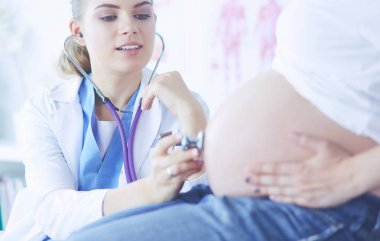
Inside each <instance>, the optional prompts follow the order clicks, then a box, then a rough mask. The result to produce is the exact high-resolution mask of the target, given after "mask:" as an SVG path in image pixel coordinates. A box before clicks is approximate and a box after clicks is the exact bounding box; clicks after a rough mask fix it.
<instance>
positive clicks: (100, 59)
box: [80, 0, 156, 73]
mask: <svg viewBox="0 0 380 241" xmlns="http://www.w3.org/2000/svg"><path fill="white" fill-rule="evenodd" d="M82 13H83V14H82V17H81V20H80V31H81V32H82V34H83V36H84V42H85V45H86V47H87V50H88V52H89V55H90V59H91V68H92V70H93V71H95V70H100V71H103V72H105V73H107V72H108V73H115V71H116V72H117V73H128V72H136V71H141V69H142V68H143V67H144V66H145V65H146V64H147V63H148V61H149V59H150V57H151V55H152V52H153V46H154V37H155V23H156V19H155V15H154V11H153V6H152V1H151V0H148V1H144V0H87V1H86V4H85V5H84V6H83V11H82Z"/></svg>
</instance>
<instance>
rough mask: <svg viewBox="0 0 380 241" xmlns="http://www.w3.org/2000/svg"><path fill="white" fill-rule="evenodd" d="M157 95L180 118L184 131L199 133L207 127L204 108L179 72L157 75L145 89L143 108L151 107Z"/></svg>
mask: <svg viewBox="0 0 380 241" xmlns="http://www.w3.org/2000/svg"><path fill="white" fill-rule="evenodd" d="M156 97H157V98H158V99H159V100H160V101H161V102H162V103H163V104H164V105H165V106H166V107H167V108H168V109H169V110H170V111H171V113H172V114H173V115H175V116H176V117H177V118H178V119H179V121H180V123H181V127H182V132H183V133H186V134H197V133H198V132H199V131H200V130H203V129H204V128H205V127H206V123H207V122H206V116H205V113H204V111H203V108H202V106H201V104H200V103H199V102H198V101H197V99H196V98H195V97H194V96H193V95H192V93H191V91H190V90H189V89H188V88H187V86H186V84H185V82H184V81H183V79H182V76H181V74H180V73H179V72H177V71H174V72H168V73H164V74H160V75H157V76H155V77H154V78H153V80H152V82H151V83H150V84H149V85H148V86H147V88H146V90H145V93H144V96H143V100H142V106H141V108H142V109H143V110H147V109H150V108H151V107H152V103H153V100H154V99H155V98H156Z"/></svg>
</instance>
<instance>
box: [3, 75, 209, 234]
mask: <svg viewBox="0 0 380 241" xmlns="http://www.w3.org/2000/svg"><path fill="white" fill-rule="evenodd" d="M143 76H144V77H143V80H142V83H141V87H140V92H139V93H138V96H137V100H139V99H140V97H141V95H142V93H144V89H145V88H146V86H147V81H148V77H149V76H150V71H149V70H144V74H143ZM80 84H81V78H77V79H73V80H71V81H67V82H64V83H62V84H59V85H57V86H56V87H55V88H53V89H51V90H48V91H45V92H44V93H43V94H42V95H41V96H39V97H35V98H32V99H30V100H29V101H27V102H26V104H25V107H24V109H23V110H22V112H21V115H20V116H21V117H22V122H23V123H25V125H24V129H23V130H22V131H23V133H24V134H25V135H24V138H23V139H24V142H25V145H24V146H25V148H26V150H25V151H26V153H27V156H26V160H25V169H26V181H27V187H28V188H27V189H24V190H22V191H21V192H20V193H19V195H18V196H17V198H16V201H15V204H14V208H13V211H12V213H11V217H10V219H9V223H8V225H7V228H6V231H5V233H4V234H3V235H2V236H1V237H0V240H2V241H23V240H28V241H29V240H36V241H41V240H42V239H43V237H44V236H45V234H47V235H48V236H49V237H51V238H52V239H53V240H62V239H65V238H67V236H68V235H70V234H71V233H72V232H73V231H75V230H77V229H78V228H80V227H83V226H84V225H86V224H88V223H91V222H93V221H96V220H98V219H100V218H101V217H102V202H103V199H104V195H105V194H106V192H107V191H108V190H93V191H87V192H78V191H76V190H77V189H78V168H79V157H80V153H81V147H82V138H83V114H82V108H81V105H80V102H79V96H78V90H79V87H80ZM197 98H198V97H197ZM198 99H199V98H198ZM199 100H200V99H199ZM138 102H139V101H136V103H135V107H134V110H135V111H136V109H137V107H138ZM200 102H201V104H202V105H203V107H204V109H205V110H207V107H206V106H205V104H204V103H203V102H202V101H201V100H200ZM206 112H207V111H206ZM178 129H180V126H179V123H178V121H177V120H176V118H175V117H174V116H173V115H172V114H171V113H170V112H169V110H168V109H167V108H166V107H165V106H164V105H163V104H162V103H160V102H159V101H158V100H157V99H156V100H154V102H153V105H152V108H151V109H150V110H149V111H144V112H143V113H142V115H141V118H140V122H139V124H138V127H137V130H136V135H135V142H134V155H135V168H136V174H137V176H138V177H144V176H147V175H148V174H149V172H150V158H149V157H150V152H151V149H152V147H154V146H155V144H156V142H157V137H158V135H159V134H160V133H164V132H167V131H176V130H178ZM124 175H125V174H124V172H123V171H122V172H121V178H120V179H121V180H125V176H124ZM204 181H205V180H204V178H203V179H202V178H201V179H198V180H194V181H191V183H186V184H185V187H184V188H187V189H189V188H190V187H191V186H193V185H195V184H198V183H200V182H204Z"/></svg>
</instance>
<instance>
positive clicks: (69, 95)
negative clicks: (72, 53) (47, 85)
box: [49, 68, 152, 104]
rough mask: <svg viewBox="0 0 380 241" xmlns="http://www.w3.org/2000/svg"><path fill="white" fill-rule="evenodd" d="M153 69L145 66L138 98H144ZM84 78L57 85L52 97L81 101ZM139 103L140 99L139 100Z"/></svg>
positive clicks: (60, 99)
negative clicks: (80, 89) (79, 92)
mask: <svg viewBox="0 0 380 241" xmlns="http://www.w3.org/2000/svg"><path fill="white" fill-rule="evenodd" d="M151 74H152V71H151V70H150V69H148V68H144V69H143V72H142V80H141V87H140V91H139V95H138V97H137V100H139V99H140V98H142V94H143V93H145V89H146V87H147V86H148V82H149V78H150V75H151ZM82 80H83V78H82V77H80V76H78V77H75V78H73V79H71V80H68V81H66V82H64V83H62V84H60V85H57V86H55V87H54V88H52V89H51V90H50V94H49V95H50V97H51V98H52V99H53V100H55V101H59V102H64V103H71V102H74V101H79V97H78V91H79V88H80V85H81V83H82ZM137 104H138V101H137Z"/></svg>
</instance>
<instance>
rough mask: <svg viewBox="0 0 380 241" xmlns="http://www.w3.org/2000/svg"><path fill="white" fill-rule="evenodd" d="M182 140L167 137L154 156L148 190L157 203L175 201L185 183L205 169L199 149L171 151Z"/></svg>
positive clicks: (161, 141)
mask: <svg viewBox="0 0 380 241" xmlns="http://www.w3.org/2000/svg"><path fill="white" fill-rule="evenodd" d="M180 140H181V138H180V137H179V136H177V135H170V136H166V137H164V138H163V139H161V140H160V142H159V143H158V144H157V148H156V150H155V151H154V153H153V154H152V174H151V176H149V177H147V183H148V188H147V190H148V191H149V195H150V198H151V200H153V202H155V203H160V202H165V201H170V200H172V199H174V198H175V197H176V196H177V195H178V193H179V191H180V190H181V188H182V186H183V183H184V181H185V180H186V179H187V178H188V177H190V176H191V175H193V174H194V173H197V172H199V171H200V170H201V169H202V167H203V162H202V161H199V159H200V154H199V152H198V150H197V149H189V150H186V151H183V150H173V151H171V150H170V149H171V148H172V146H174V145H176V144H178V143H179V142H180Z"/></svg>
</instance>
